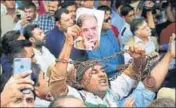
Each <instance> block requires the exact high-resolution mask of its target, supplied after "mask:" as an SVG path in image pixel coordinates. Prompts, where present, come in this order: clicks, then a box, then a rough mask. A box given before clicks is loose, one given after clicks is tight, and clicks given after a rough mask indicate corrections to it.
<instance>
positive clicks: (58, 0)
mask: <svg viewBox="0 0 176 108" xmlns="http://www.w3.org/2000/svg"><path fill="white" fill-rule="evenodd" d="M55 1H57V2H58V5H57V8H59V7H60V6H61V0H48V2H55Z"/></svg>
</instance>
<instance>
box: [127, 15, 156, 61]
mask: <svg viewBox="0 0 176 108" xmlns="http://www.w3.org/2000/svg"><path fill="white" fill-rule="evenodd" d="M130 29H131V31H132V33H133V34H134V36H133V37H131V38H130V39H129V40H128V41H127V42H126V43H125V46H124V49H128V48H129V47H130V46H133V45H139V46H142V47H143V48H145V51H146V54H150V53H152V52H157V51H158V49H159V45H158V41H157V38H156V37H153V36H151V29H150V28H149V26H148V24H147V22H146V21H145V19H144V18H142V17H141V18H137V19H134V20H133V21H132V23H131V25H130ZM124 59H125V64H128V63H129V62H130V60H131V57H130V55H129V54H128V53H125V54H124Z"/></svg>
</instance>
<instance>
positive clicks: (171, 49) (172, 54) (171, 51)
mask: <svg viewBox="0 0 176 108" xmlns="http://www.w3.org/2000/svg"><path fill="white" fill-rule="evenodd" d="M175 49H176V48H175V34H174V33H173V34H172V36H171V37H170V40H169V49H168V51H167V54H168V55H170V57H171V58H174V57H176V53H175Z"/></svg>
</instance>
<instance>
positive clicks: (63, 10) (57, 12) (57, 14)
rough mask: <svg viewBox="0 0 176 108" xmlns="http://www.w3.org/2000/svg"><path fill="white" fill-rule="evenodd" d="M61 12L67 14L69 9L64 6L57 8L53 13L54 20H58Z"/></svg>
mask: <svg viewBox="0 0 176 108" xmlns="http://www.w3.org/2000/svg"><path fill="white" fill-rule="evenodd" d="M63 13H65V14H69V11H68V10H67V9H66V8H61V9H58V10H57V11H56V12H55V14H54V17H55V21H60V20H61V16H62V14H63Z"/></svg>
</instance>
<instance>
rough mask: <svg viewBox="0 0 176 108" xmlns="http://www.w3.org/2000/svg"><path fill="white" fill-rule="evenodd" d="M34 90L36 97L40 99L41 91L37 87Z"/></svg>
mask: <svg viewBox="0 0 176 108" xmlns="http://www.w3.org/2000/svg"><path fill="white" fill-rule="evenodd" d="M34 90H35V94H36V96H38V97H39V96H40V93H39V91H38V87H36V86H35V87H34Z"/></svg>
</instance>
